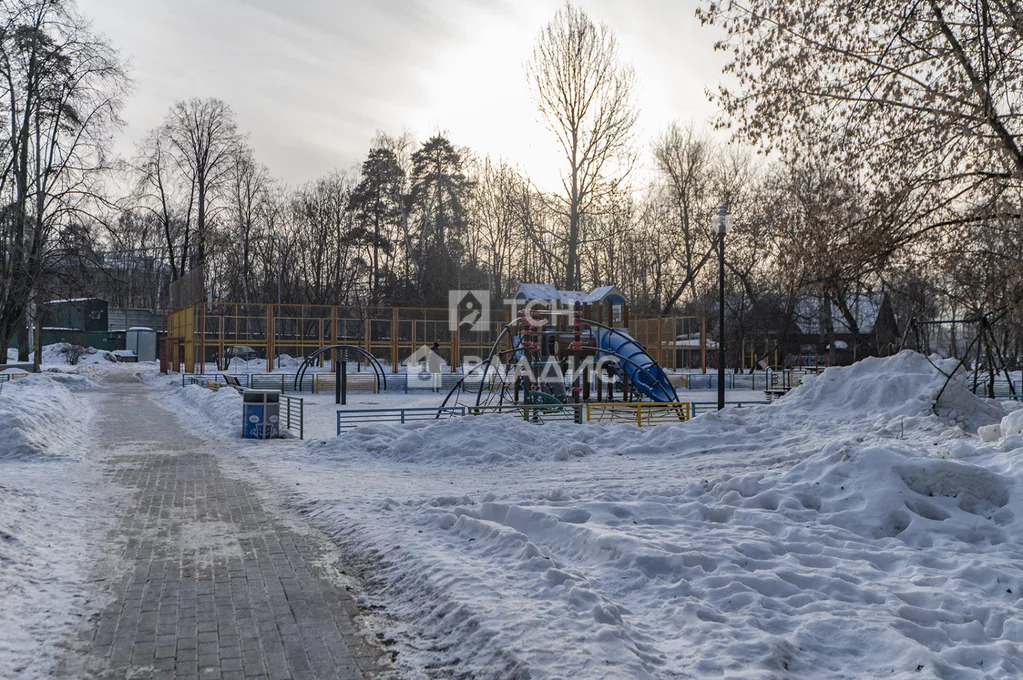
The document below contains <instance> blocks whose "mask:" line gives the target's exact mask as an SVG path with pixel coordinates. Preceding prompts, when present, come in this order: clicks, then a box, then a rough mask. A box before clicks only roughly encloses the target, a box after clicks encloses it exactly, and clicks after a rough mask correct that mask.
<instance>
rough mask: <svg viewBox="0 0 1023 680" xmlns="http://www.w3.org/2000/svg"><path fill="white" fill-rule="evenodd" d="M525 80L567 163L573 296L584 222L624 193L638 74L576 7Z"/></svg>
mask: <svg viewBox="0 0 1023 680" xmlns="http://www.w3.org/2000/svg"><path fill="white" fill-rule="evenodd" d="M527 73H528V76H529V79H530V81H531V82H532V84H533V87H534V88H535V95H536V98H537V103H538V106H539V109H540V113H541V114H542V115H543V117H544V120H545V121H546V122H547V126H548V127H549V128H550V130H551V131H552V132H553V133H554V134H555V136H556V137H557V140H558V146H559V147H560V149H561V153H562V154H563V155H564V157H565V160H566V161H567V163H568V168H567V172H565V173H564V174H563V175H562V178H561V181H562V189H563V194H562V195H561V196H560V197H559V199H560V200H559V202H560V203H561V205H562V212H563V213H564V214H565V215H566V216H567V217H568V237H567V240H566V244H565V247H566V249H567V253H566V257H565V280H564V285H565V286H566V287H567V288H569V289H572V288H576V287H578V282H579V279H580V265H579V252H578V250H579V239H580V228H581V220H582V217H583V216H584V215H585V214H586V213H587V212H588V211H589V210H590V209H591V208H592V206H594V205H595V204H596V203H598V202H599V201H600V200H601V199H602V198H604V197H605V196H606V195H607V194H608V193H610V192H612V191H614V190H615V189H616V188H617V187H618V185H619V184H620V183H621V181H622V180H623V179H624V178H625V176H626V175H627V174H628V170H629V168H630V166H631V160H632V159H631V157H630V149H629V142H630V137H631V132H632V128H633V125H634V123H635V122H636V116H637V112H636V109H635V107H634V105H633V101H632V100H633V90H634V89H635V74H634V71H633V69H632V67H631V66H627V65H625V64H623V63H621V61H620V60H619V56H618V43H617V41H616V39H615V36H614V34H613V33H612V32H611V30H610V29H609V28H608V27H607V26H605V25H603V24H602V25H601V26H599V27H598V26H596V25H594V23H593V22H592V21H591V20H590V18H589V16H587V14H586V13H585V12H583V11H582V10H581V9H578V8H576V7H573V6H572V5H571V4H566V5H565V6H564V7H562V8H561V9H560V10H558V12H557V13H556V14H555V15H554V18H553V19H552V20H551V22H550V23H549V24H547V26H546V27H545V28H544V29H543V30H542V31H541V32H540V36H539V38H538V39H537V42H536V46H535V47H534V48H533V57H532V60H531V61H530V63H529V64H528V65H527Z"/></svg>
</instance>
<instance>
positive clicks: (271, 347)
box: [266, 305, 277, 373]
mask: <svg viewBox="0 0 1023 680" xmlns="http://www.w3.org/2000/svg"><path fill="white" fill-rule="evenodd" d="M275 324H276V319H275V318H274V306H273V305H267V306H266V372H267V373H273V370H274V352H275V351H276V349H277V327H276V325H275Z"/></svg>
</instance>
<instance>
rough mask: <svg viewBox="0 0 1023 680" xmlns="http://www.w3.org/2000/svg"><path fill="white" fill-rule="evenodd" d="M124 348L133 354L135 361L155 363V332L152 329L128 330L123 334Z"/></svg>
mask: <svg viewBox="0 0 1023 680" xmlns="http://www.w3.org/2000/svg"><path fill="white" fill-rule="evenodd" d="M124 348H125V349H127V350H131V351H132V352H134V353H135V357H136V360H137V361H156V331H154V330H153V329H152V328H142V327H135V328H129V329H128V330H127V331H125V333H124Z"/></svg>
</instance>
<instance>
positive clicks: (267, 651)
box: [58, 383, 377, 680]
mask: <svg viewBox="0 0 1023 680" xmlns="http://www.w3.org/2000/svg"><path fill="white" fill-rule="evenodd" d="M161 394H163V393H162V392H160V391H159V390H155V389H153V388H148V387H145V386H143V385H140V384H137V383H136V384H125V385H118V386H116V387H111V388H109V389H107V390H104V391H103V392H98V393H96V395H95V403H96V406H97V411H98V417H97V420H96V421H95V423H94V428H95V430H96V431H97V432H98V433H100V434H99V435H98V438H99V443H100V445H101V446H103V447H104V448H105V449H106V450H107V451H108V452H109V457H108V458H107V459H106V460H105V461H104V462H105V463H106V464H107V465H108V466H109V475H110V476H111V478H112V482H113V484H114V485H115V486H114V489H115V490H116V488H117V486H120V487H123V489H124V490H125V492H126V493H124V494H122V495H121V497H120V498H119V499H116V498H115V499H114V501H113V502H114V504H115V507H114V508H112V511H114V512H116V513H117V514H118V515H119V516H120V518H121V519H120V522H119V524H120V526H119V529H118V530H117V531H116V532H113V533H112V534H111V535H110V537H109V539H108V545H109V550H110V552H111V553H112V554H111V555H109V556H108V557H107V559H106V562H107V563H109V564H105V565H104V566H103V567H102V568H103V569H104V570H107V571H112V573H109V574H102V575H100V577H102V576H107V578H106V580H105V582H106V584H107V586H106V587H107V588H108V589H109V590H108V592H107V593H106V595H107V598H108V599H109V600H110V601H109V604H108V605H107V606H106V607H105V608H104V609H103V610H102V612H101V613H100V614H99V615H98V616H96V617H94V620H92V621H90V622H89V624H88V627H87V629H86V630H83V631H82V636H81V644H80V645H78V646H79V647H80V649H78V650H77V652H75V653H74V654H73V655H71V656H69V658H68V659H67V661H66V662H65V664H64V667H63V668H62V669H61V670H60V671H59V672H58V676H60V677H90V678H92V677H95V678H119V679H123V678H128V679H132V678H153V679H156V678H197V679H198V678H223V679H224V680H229V679H233V678H237V679H239V680H241V679H243V678H250V679H253V678H266V679H275V678H296V679H299V678H301V679H305V678H342V679H348V678H371V677H375V676H374V672H373V669H375V668H377V665H376V660H377V654H376V652H375V651H374V650H373V649H371V648H370V647H369V646H367V645H366V643H365V642H363V640H362V639H361V637H360V636H359V635H358V634H357V632H356V628H355V626H354V625H353V623H352V620H351V616H352V614H353V613H354V612H355V603H354V601H353V600H352V597H351V596H350V595H349V594H348V592H347V590H346V589H345V588H344V586H343V585H340V584H338V583H337V582H336V579H335V580H334V581H332V580H330V578H329V574H330V569H331V568H332V567H331V564H330V561H331V558H330V556H329V550H328V547H329V546H328V545H327V540H326V539H325V538H323V537H322V536H320V535H318V534H316V533H315V532H313V531H312V530H310V531H308V532H306V531H303V532H301V533H299V532H296V531H294V530H292V529H290V528H288V527H287V526H286V522H285V521H283V520H282V519H281V518H280V517H279V516H275V515H274V514H273V513H272V509H269V508H267V507H266V506H264V504H263V503H262V502H261V500H260V498H259V496H258V494H257V492H256V490H255V489H254V488H253V487H252V485H251V484H249V483H247V482H245V481H243V480H241V479H238V478H235V477H233V476H232V475H231V474H229V469H225V467H226V466H224V465H222V464H221V463H220V462H218V460H217V457H216V456H215V455H213V453H212V452H211V449H212V448H213V446H214V445H213V444H211V443H207V442H204V441H203V440H201V439H198V438H196V437H195V436H192V435H188V434H182V433H181V432H180V427H179V425H178V420H177V419H176V418H175V416H174V415H173V414H172V413H170V412H169V411H167V410H166V409H163V408H161V407H160V406H159V405H158V404H157V403H155V401H153V400H152V399H151V397H153V396H156V397H158V396H159V395H161ZM221 455H223V454H221ZM114 496H115V497H116V493H115V494H114ZM102 601H104V602H106V601H107V600H102Z"/></svg>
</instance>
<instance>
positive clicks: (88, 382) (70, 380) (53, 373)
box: [45, 368, 100, 390]
mask: <svg viewBox="0 0 1023 680" xmlns="http://www.w3.org/2000/svg"><path fill="white" fill-rule="evenodd" d="M45 375H46V377H47V378H49V379H50V380H52V381H53V382H56V383H60V384H61V385H64V386H65V387H67V388H68V389H69V390H92V389H96V388H98V387H99V386H100V385H99V383H98V382H96V381H95V380H93V379H92V378H89V377H87V376H85V375H82V374H81V373H79V372H78V371H60V370H54V369H52V368H47V369H46V371H45ZM94 377H95V376H94Z"/></svg>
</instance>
